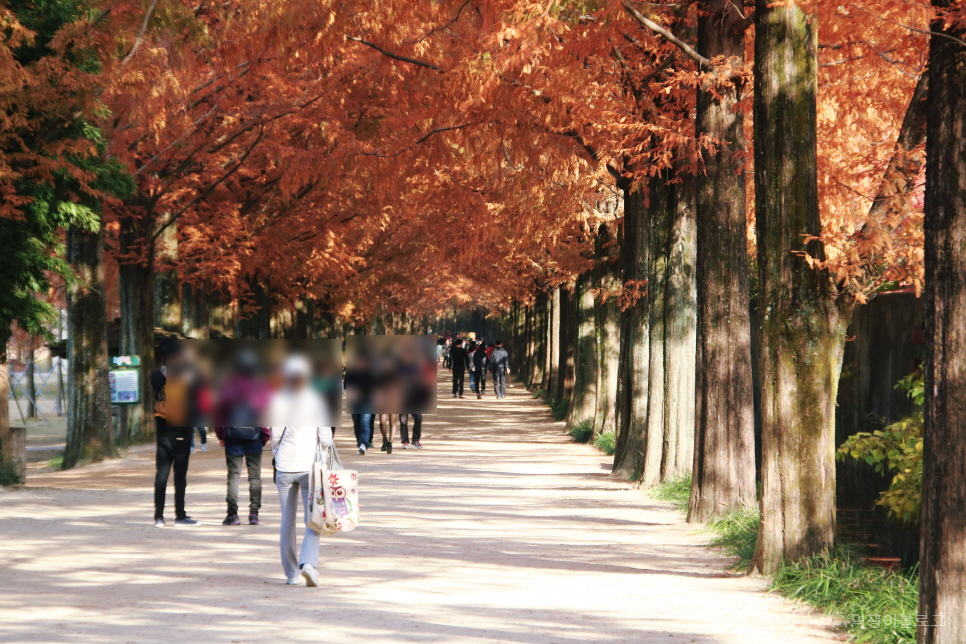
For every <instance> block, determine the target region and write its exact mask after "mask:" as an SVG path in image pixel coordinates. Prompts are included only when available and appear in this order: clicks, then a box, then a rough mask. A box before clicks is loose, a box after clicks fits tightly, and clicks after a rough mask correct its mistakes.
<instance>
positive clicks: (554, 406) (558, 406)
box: [547, 398, 570, 420]
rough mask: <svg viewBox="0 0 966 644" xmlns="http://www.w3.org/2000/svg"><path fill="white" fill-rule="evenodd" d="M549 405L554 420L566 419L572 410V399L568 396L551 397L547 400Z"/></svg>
mask: <svg viewBox="0 0 966 644" xmlns="http://www.w3.org/2000/svg"><path fill="white" fill-rule="evenodd" d="M547 405H548V406H549V407H550V415H551V416H553V419H554V420H564V419H565V418H566V417H567V413H568V412H569V411H570V401H569V400H567V399H566V398H561V399H560V400H557V399H554V398H551V399H550V400H548V401H547Z"/></svg>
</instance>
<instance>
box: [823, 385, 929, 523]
mask: <svg viewBox="0 0 966 644" xmlns="http://www.w3.org/2000/svg"><path fill="white" fill-rule="evenodd" d="M896 389H900V390H904V391H905V392H906V393H907V394H908V395H909V397H910V398H912V399H913V401H915V403H916V407H917V409H916V411H914V412H913V413H912V414H911V415H909V416H907V417H906V418H903V419H902V420H900V421H899V422H896V423H893V424H891V425H889V426H887V427H886V428H885V429H883V430H879V431H875V432H872V433H871V434H870V433H868V432H859V433H858V434H855V435H853V436H850V437H849V438H848V440H846V441H845V442H844V443H843V444H842V446H841V447H839V449H838V453H837V454H836V458H838V460H840V461H841V460H845V458H846V457H851V458H854V459H856V460H862V461H865V462H866V463H868V464H869V465H871V466H873V467H874V468H875V471H876V472H878V473H879V474H885V473H886V472H894V473H895V474H894V476H893V477H892V482H891V483H890V484H889V489H887V490H886V491H885V492H883V493H882V494H881V495H879V499H878V500H877V501H876V504H877V505H881V506H884V507H886V508H888V510H889V512H890V513H891V514H892V515H893V516H895V517H896V518H897V519H899V520H900V521H904V522H906V523H909V522H913V523H918V521H919V515H920V511H921V507H922V423H923V410H922V404H923V400H924V398H925V382H924V380H923V373H922V371H916V372H914V373H912V374H910V375H908V376H906V377H905V378H903V379H902V380H900V381H899V384H897V385H896Z"/></svg>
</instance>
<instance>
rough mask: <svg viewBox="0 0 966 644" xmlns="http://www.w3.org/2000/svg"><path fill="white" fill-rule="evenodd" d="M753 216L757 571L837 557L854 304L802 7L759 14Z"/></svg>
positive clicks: (763, 0) (809, 23) (763, 5)
mask: <svg viewBox="0 0 966 644" xmlns="http://www.w3.org/2000/svg"><path fill="white" fill-rule="evenodd" d="M755 20H756V37H755V102H754V114H755V214H756V226H757V233H758V276H759V283H760V298H759V311H760V320H761V328H760V332H759V333H760V339H761V358H760V366H759V370H760V374H761V383H762V389H761V408H762V474H761V477H762V488H761V502H760V505H761V528H760V531H759V537H758V545H757V548H756V551H755V555H754V559H753V561H752V570H757V571H760V572H761V573H763V574H772V573H774V572H776V571H777V570H778V569H779V568H780V567H781V565H782V563H783V561H785V560H794V559H798V558H801V557H805V556H809V555H812V554H815V553H818V552H821V551H824V550H827V549H828V548H830V547H831V545H832V541H833V537H834V532H835V443H834V437H835V416H834V407H835V397H836V393H837V389H838V379H839V375H840V372H841V367H842V352H843V346H844V345H843V343H844V340H845V330H846V326H847V324H848V319H849V314H850V312H851V308H850V306H851V305H850V304H849V303H847V302H843V303H841V304H840V303H839V301H837V300H836V299H835V296H836V295H837V293H836V289H835V287H834V284H833V283H832V280H831V278H830V276H829V275H828V273H826V272H824V271H818V270H814V269H812V268H810V267H809V266H808V264H807V263H806V261H805V260H804V259H803V258H802V257H801V255H800V254H797V252H800V251H808V253H809V254H810V255H811V256H812V257H816V258H818V259H824V257H825V253H824V248H823V247H822V245H821V243H820V242H817V241H813V242H811V243H809V244H808V245H807V246H806V245H804V244H803V241H802V240H803V235H818V234H819V233H820V232H821V221H820V219H819V211H818V192H817V186H816V151H815V149H816V143H815V109H816V107H815V96H816V88H817V75H816V70H817V67H818V65H817V60H816V53H815V52H816V42H815V41H816V34H817V25H816V19H815V17H814V16H812V15H810V14H808V13H807V12H806V11H805V10H804V9H803V7H801V6H799V4H798V3H797V2H790V3H786V4H783V5H773V4H772V3H770V2H769V1H768V0H757V5H756V10H755Z"/></svg>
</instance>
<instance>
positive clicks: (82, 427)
mask: <svg viewBox="0 0 966 644" xmlns="http://www.w3.org/2000/svg"><path fill="white" fill-rule="evenodd" d="M67 261H68V263H70V266H71V268H72V269H73V271H74V274H75V276H76V280H75V281H74V282H73V283H71V284H70V285H69V286H68V289H67V358H68V371H67V381H68V390H67V440H66V443H67V445H66V448H65V450H64V463H63V468H64V469H65V470H66V469H69V468H72V467H74V466H75V465H78V464H81V463H85V462H88V461H97V460H101V459H103V458H108V457H112V456H115V455H116V450H115V448H114V431H113V427H112V424H111V391H110V384H109V383H108V379H107V371H108V355H107V302H106V300H105V287H104V230H103V228H101V229H100V230H97V231H95V232H86V231H83V230H80V229H78V228H74V227H71V228H70V229H68V231H67Z"/></svg>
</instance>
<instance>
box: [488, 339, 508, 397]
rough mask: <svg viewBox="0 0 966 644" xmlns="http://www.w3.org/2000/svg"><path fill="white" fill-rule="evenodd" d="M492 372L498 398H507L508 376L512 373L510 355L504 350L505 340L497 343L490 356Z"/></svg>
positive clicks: (494, 388) (494, 389)
mask: <svg viewBox="0 0 966 644" xmlns="http://www.w3.org/2000/svg"><path fill="white" fill-rule="evenodd" d="M490 371H492V372H493V391H494V393H495V394H496V397H497V398H506V375H507V374H508V373H510V355H509V354H508V353H507V352H506V349H504V348H503V340H497V341H496V348H495V349H493V353H491V354H490Z"/></svg>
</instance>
